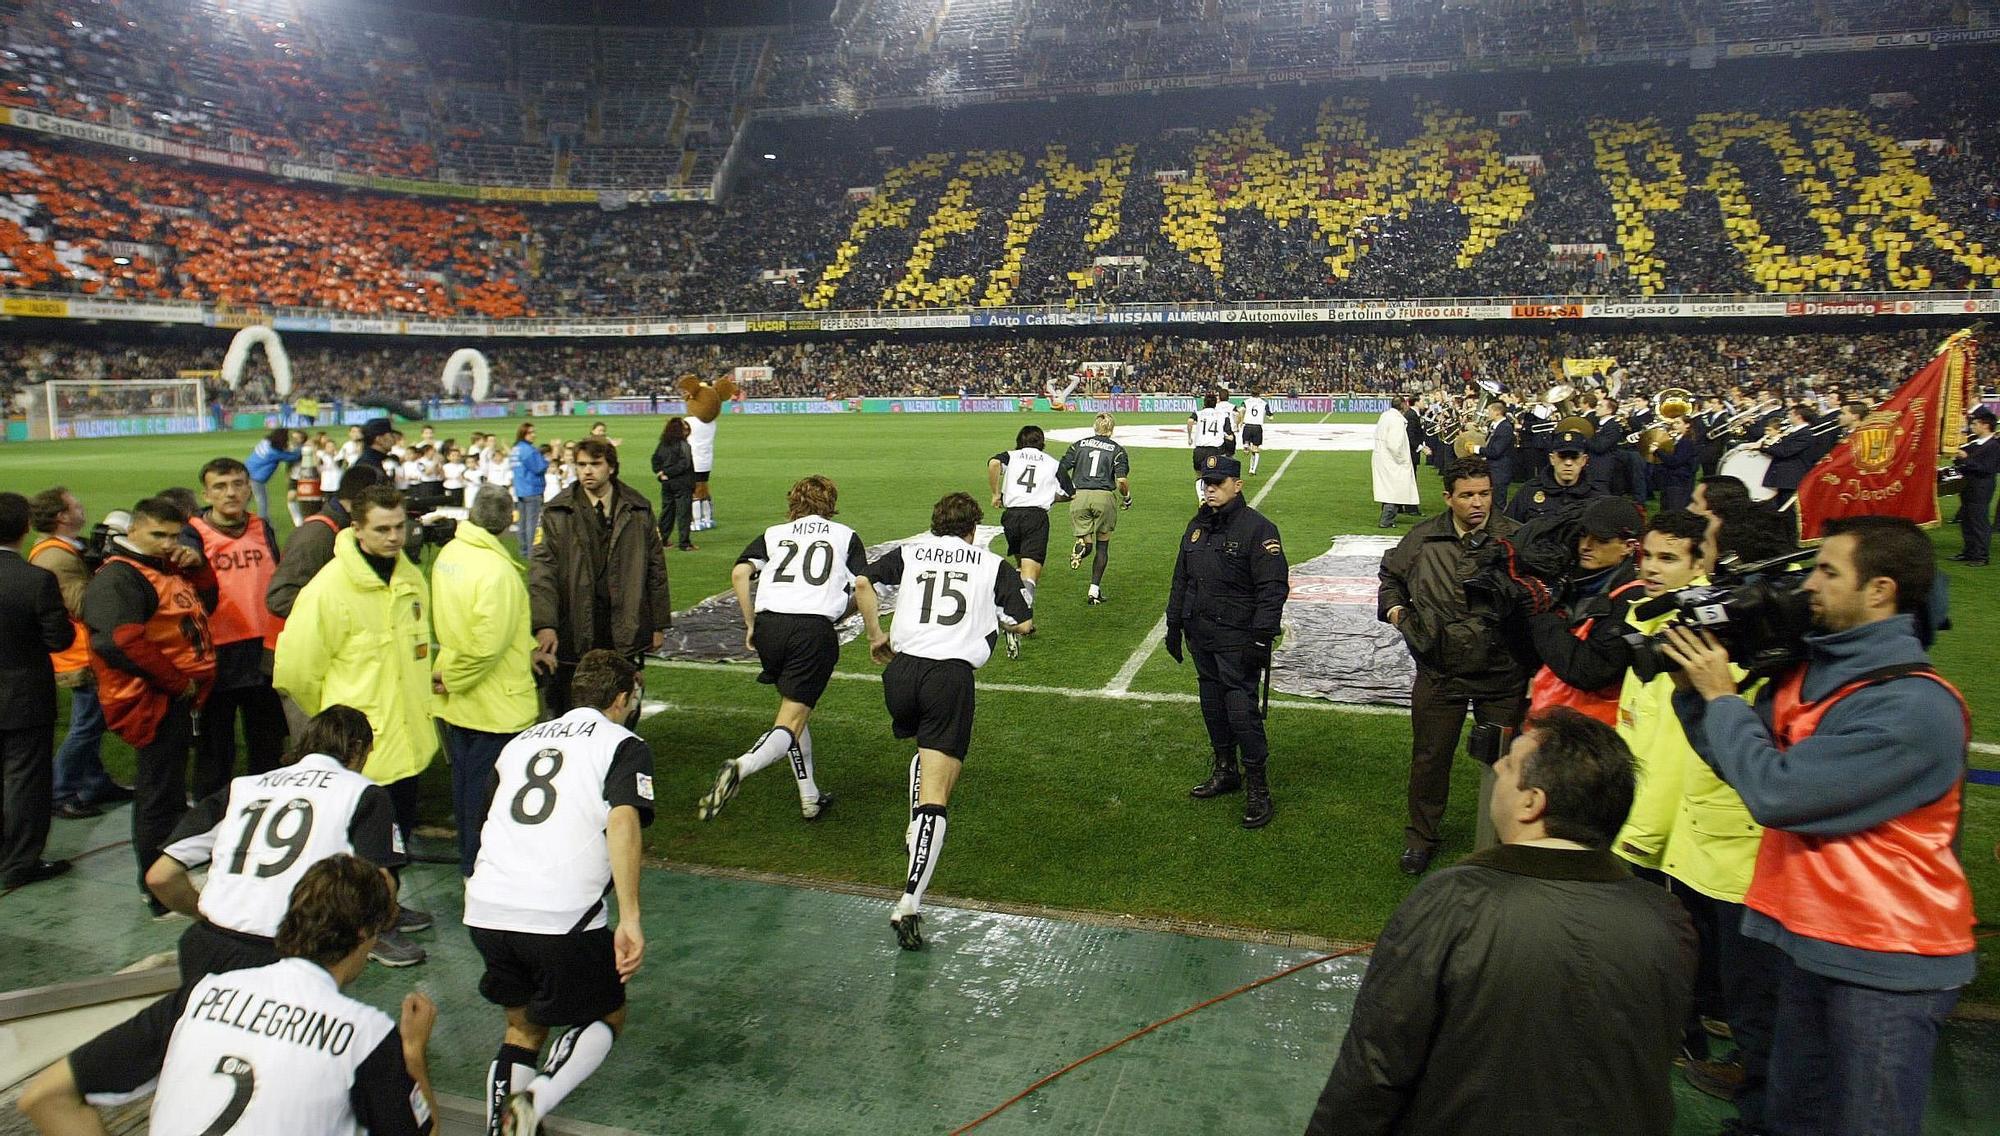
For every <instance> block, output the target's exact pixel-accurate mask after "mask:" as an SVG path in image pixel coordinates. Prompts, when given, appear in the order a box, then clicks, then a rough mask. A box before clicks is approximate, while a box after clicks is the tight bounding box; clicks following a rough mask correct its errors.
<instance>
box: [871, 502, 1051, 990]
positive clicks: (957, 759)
mask: <svg viewBox="0 0 2000 1136" xmlns="http://www.w3.org/2000/svg"><path fill="white" fill-rule="evenodd" d="M984 516H985V514H984V512H983V511H982V510H981V509H980V508H979V502H977V501H974V500H973V499H972V497H971V496H970V495H969V494H965V493H949V494H946V495H945V496H944V498H943V499H942V500H940V501H939V502H938V503H937V505H936V506H934V507H933V508H932V509H931V530H930V532H929V534H927V535H925V536H920V537H917V538H916V539H914V540H910V541H905V542H904V543H903V544H900V545H898V546H896V547H895V548H893V549H890V550H889V552H888V553H887V554H886V555H884V556H883V557H882V558H881V559H880V560H877V561H875V562H874V563H873V564H870V565H869V566H868V571H867V574H866V575H865V576H864V577H863V579H864V581H865V582H866V583H868V585H869V586H871V587H872V586H873V585H874V584H875V583H882V584H897V585H900V590H899V591H898V592H897V595H896V616H895V620H894V622H893V623H892V624H891V625H890V629H889V638H888V640H887V641H886V642H878V643H876V644H875V646H874V648H873V650H872V654H873V656H874V658H875V661H876V662H878V663H886V664H887V666H886V668H885V669H884V670H883V672H882V700H883V701H884V702H885V703H887V705H888V708H889V718H890V722H891V727H892V729H893V730H894V732H895V735H896V736H897V737H899V738H915V739H916V740H917V753H916V756H915V757H914V758H912V759H911V761H910V826H909V828H908V829H906V830H905V831H904V846H905V848H906V849H907V850H908V852H909V856H910V863H909V871H908V873H907V874H906V875H905V878H904V883H903V898H902V899H901V900H899V901H897V903H896V908H895V911H894V912H893V913H891V915H890V916H889V925H890V926H891V927H892V928H893V929H894V930H895V932H896V941H897V942H898V943H900V944H901V945H902V947H903V949H904V950H911V951H913V950H916V949H918V948H919V947H921V946H923V944H924V940H923V934H922V932H921V930H920V926H921V923H922V917H921V916H920V915H919V914H918V909H919V906H920V905H921V904H922V902H923V898H924V890H925V889H926V888H928V887H929V886H930V881H931V872H932V871H933V870H934V869H935V868H936V866H937V858H938V854H939V852H940V851H941V850H942V849H943V847H944V830H945V806H946V804H947V803H948V802H949V801H950V799H951V789H952V786H953V785H954V784H956V783H957V781H958V774H959V770H960V769H962V768H963V767H964V762H965V753H966V750H967V749H969V748H970V747H971V745H972V712H973V684H972V672H973V671H974V670H975V669H977V668H978V667H981V666H983V665H985V663H986V660H987V659H989V658H991V657H992V655H993V639H994V631H995V629H996V626H998V625H1007V626H1009V630H1010V633H1019V634H1022V635H1029V634H1033V632H1034V630H1035V625H1034V620H1033V618H1032V612H1031V611H1030V609H1029V606H1028V599H1027V596H1026V595H1024V594H1023V589H1022V587H1021V578H1020V575H1019V574H1018V573H1017V572H1015V570H1014V566H1013V565H1012V564H1009V563H1007V561H1006V560H1004V559H1002V558H1001V557H999V556H996V555H994V554H993V553H992V552H989V551H987V550H986V549H984V548H981V547H979V546H978V545H976V544H974V543H973V537H974V534H975V533H977V532H978V530H979V522H980V520H981V519H982V518H983V517H984ZM892 652H893V657H891V655H892Z"/></svg>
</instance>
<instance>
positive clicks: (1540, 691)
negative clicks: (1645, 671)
mask: <svg viewBox="0 0 2000 1136" xmlns="http://www.w3.org/2000/svg"><path fill="white" fill-rule="evenodd" d="M1643 587H1645V584H1643V583H1641V582H1640V581H1638V580H1628V581H1626V582H1625V583H1623V584H1620V585H1618V586H1617V587H1616V588H1613V589H1612V590H1611V591H1610V592H1609V593H1607V594H1606V596H1605V598H1606V599H1617V598H1618V597H1619V596H1622V595H1624V594H1625V593H1626V592H1629V591H1631V590H1632V589H1633V588H1643ZM1597 618H1598V617H1597V616H1594V615H1593V616H1591V617H1590V618H1589V619H1586V620H1584V621H1583V622H1582V623H1579V624H1577V625H1576V626H1575V627H1572V628H1570V634H1572V635H1574V636H1576V637H1577V638H1578V639H1588V638H1590V629H1591V628H1592V627H1594V626H1596V624H1597ZM1624 690H1625V676H1623V675H1620V676H1618V681H1617V682H1614V683H1612V684H1611V685H1610V686H1607V687H1604V688H1603V689H1601V690H1584V689H1583V688H1581V687H1576V686H1571V685H1570V684H1569V683H1566V682H1564V681H1563V680H1562V679H1560V678H1557V677H1556V672H1554V671H1552V670H1550V669H1549V668H1548V664H1546V663H1544V664H1543V665H1542V669H1540V670H1538V671H1536V672H1535V677H1534V678H1532V679H1530V680H1528V716H1529V717H1533V716H1534V715H1536V714H1539V713H1541V712H1542V711H1544V710H1547V709H1548V708H1549V707H1551V706H1567V707H1569V708H1570V709H1572V710H1575V711H1576V712H1578V713H1579V714H1582V715H1584V716H1585V717H1589V718H1595V719H1597V720H1598V721H1600V722H1602V723H1604V724H1605V725H1607V726H1614V727H1615V726H1617V725H1618V696H1619V695H1620V694H1622V693H1623V692H1624Z"/></svg>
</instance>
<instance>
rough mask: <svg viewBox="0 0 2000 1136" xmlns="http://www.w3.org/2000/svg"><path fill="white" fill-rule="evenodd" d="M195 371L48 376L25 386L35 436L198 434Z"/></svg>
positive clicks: (200, 420) (200, 391)
mask: <svg viewBox="0 0 2000 1136" xmlns="http://www.w3.org/2000/svg"><path fill="white" fill-rule="evenodd" d="M204 394H205V391H204V388H203V386H202V380H201V378H200V377H196V376H183V377H181V378H177V379H103V380H96V379H50V380H48V381H46V382H44V383H42V384H41V385H39V386H32V387H29V388H28V396H29V407H28V431H29V436H30V437H34V438H98V437H112V436H117V435H124V434H197V433H202V432H204V431H206V430H208V429H209V426H210V424H209V421H208V417H207V415H206V414H204V413H203V411H202V401H203V397H204Z"/></svg>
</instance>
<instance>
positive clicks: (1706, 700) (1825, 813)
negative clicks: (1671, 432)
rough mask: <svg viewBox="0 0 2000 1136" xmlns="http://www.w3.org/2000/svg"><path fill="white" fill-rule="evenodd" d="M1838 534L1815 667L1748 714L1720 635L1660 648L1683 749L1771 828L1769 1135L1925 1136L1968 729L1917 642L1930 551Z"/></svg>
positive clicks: (1956, 965) (1865, 529)
mask: <svg viewBox="0 0 2000 1136" xmlns="http://www.w3.org/2000/svg"><path fill="white" fill-rule="evenodd" d="M1827 533H1828V535H1827V538H1826V541H1825V543H1824V544H1823V545H1822V546H1821V548H1820V552H1819V559H1818V563H1817V565H1816V566H1815V567H1814V569H1813V571H1812V574H1811V576H1810V578H1809V579H1808V580H1807V582H1806V584H1805V590H1806V592H1807V595H1808V598H1809V600H1810V603H1811V609H1812V616H1813V625H1814V628H1815V632H1814V633H1813V634H1810V635H1808V636H1806V639H1805V646H1806V649H1807V651H1808V656H1807V660H1806V662H1805V663H1804V664H1802V665H1794V666H1791V667H1789V668H1787V669H1785V670H1783V671H1780V672H1779V673H1778V674H1777V675H1776V676H1774V678H1773V679H1772V680H1771V681H1770V682H1768V683H1766V684H1765V686H1764V689H1763V690H1761V691H1760V692H1759V693H1758V696H1757V699H1756V703H1755V705H1754V706H1753V705H1751V704H1749V703H1745V702H1744V701H1743V700H1742V699H1740V698H1738V697H1736V695H1737V683H1736V679H1735V677H1734V676H1733V675H1732V673H1731V672H1730V669H1729V661H1730V660H1729V655H1728V653H1727V651H1725V650H1724V649H1723V647H1722V645H1721V644H1720V643H1719V642H1718V641H1717V640H1716V639H1715V638H1714V636H1713V635H1711V634H1710V633H1708V632H1706V631H1701V632H1696V631H1692V630H1690V629H1688V628H1685V627H1680V626H1676V627H1671V628H1668V629H1667V632H1666V642H1665V644H1664V645H1663V647H1662V651H1663V653H1664V654H1665V655H1666V656H1667V658H1669V659H1670V660H1671V661H1672V662H1673V663H1675V664H1676V665H1677V666H1678V667H1679V668H1680V674H1679V675H1678V676H1677V678H1676V683H1677V685H1679V686H1680V688H1681V689H1680V690H1679V691H1678V692H1677V693H1676V694H1675V696H1674V710H1675V712H1676V713H1677V714H1678V715H1679V717H1680V719H1681V722H1682V724H1683V726H1684V727H1685V728H1686V730H1687V736H1688V740H1689V741H1690V742H1691V743H1692V744H1693V745H1694V747H1695V749H1696V752H1697V753H1699V754H1700V755H1701V757H1702V759H1703V760H1704V761H1705V762H1707V763H1708V764H1709V765H1710V766H1711V767H1713V768H1714V769H1715V771H1716V773H1717V774H1718V775H1719V776H1720V777H1721V778H1722V779H1723V780H1724V781H1726V782H1728V784H1729V785H1730V787H1731V788H1734V789H1735V790H1736V791H1737V792H1738V793H1739V794H1741V795H1742V798H1743V802H1744V804H1745V805H1747V806H1748V807H1749V809H1750V812H1751V815H1752V816H1754V817H1755V818H1756V820H1757V821H1758V822H1759V823H1760V824H1763V825H1764V826H1765V831H1764V835H1763V838H1762V840H1761V843H1760V844H1759V847H1758V853H1757V864H1756V868H1755V870H1754V873H1753V875H1752V878H1751V883H1750V889H1749V891H1748V892H1747V893H1746V894H1745V896H1744V900H1743V902H1744V906H1745V907H1746V909H1747V910H1746V911H1745V912H1744V914H1743V924H1742V931H1743V934H1744V935H1746V936H1748V937H1750V938H1753V939H1759V940H1762V941H1764V942H1768V943H1772V944H1774V945H1775V946H1777V948H1778V949H1779V950H1780V951H1781V952H1782V953H1783V955H1784V958H1783V959H1782V960H1780V962H1779V964H1778V983H1777V987H1778V1003H1777V1013H1776V1021H1775V1025H1774V1028H1773V1036H1772V1040H1771V1058H1770V1061H1771V1065H1770V1081H1769V1087H1768V1098H1767V1102H1766V1122H1767V1123H1768V1125H1769V1127H1770V1130H1771V1131H1772V1132H1774V1133H1778V1134H1785V1133H1803V1132H1814V1133H1817V1132H1843V1133H1845V1132H1871V1133H1909V1134H1912V1136H1914V1134H1915V1133H1917V1132H1919V1131H1920V1130H1921V1128H1922V1125H1923V1114H1924V1105H1925V1102H1926V1099H1927V1097H1928V1093H1929V1086H1930V1078H1931V1064H1932V1056H1933V1053H1934V1051H1935V1048H1936V1044H1937V1033H1938V1025H1939V1023H1940V1022H1941V1021H1943V1019H1944V1017H1945V1015H1946V1014H1947V1013H1949V1012H1950V1010H1951V1008H1952V1006H1953V1005H1954V1004H1956V1002H1957V1001H1958V995H1959V991H1960V989H1961V988H1962V987H1963V986H1964V985H1965V984H1966V983H1967V982H1969V981H1971V979H1972V976H1973V971H1974V968H1975V966H1976V963H1977V955H1976V953H1975V951H1974V945H1973V939H1972V922H1973V914H1972V892H1971V888H1970V887H1969V885H1968V884H1967V882H1966V877H1965V871H1964V869H1963V868H1962V867H1961V866H1960V864H1959V861H1958V856H1957V853H1956V850H1955V848H1954V844H1955V842H1956V838H1957V835H1958V827H1959V817H1960V809H1961V798H1962V794H1963V791H1964V784H1965V770H1966V743H1967V741H1968V739H1969V736H1970V733H1971V719H1970V714H1969V712H1968V710H1967V708H1966V705H1965V700H1964V698H1963V697H1962V696H1961V695H1960V694H1959V693H1958V691H1957V690H1956V689H1955V688H1953V687H1952V686H1951V685H1950V684H1949V683H1947V682H1946V681H1945V680H1944V679H1943V678H1941V677H1939V676H1938V674H1937V673H1936V671H1934V670H1933V669H1932V668H1931V666H1930V662H1929V659H1928V658H1927V656H1926V655H1925V653H1924V646H1923V641H1922V640H1921V639H1920V638H1919V626H1918V617H1919V615H1920V614H1921V612H1920V608H1921V607H1922V606H1923V604H1924V601H1925V599H1926V598H1927V597H1928V596H1929V595H1930V592H1931V585H1932V582H1933V579H1934V577H1935V575H1936V566H1935V564H1934V563H1933V553H1932V550H1931V545H1930V541H1929V540H1928V539H1927V538H1926V537H1925V536H1924V534H1923V533H1922V531H1920V530H1919V529H1918V528H1917V527H1916V526H1915V525H1913V524H1911V523H1910V522H1909V521H1907V520H1903V519H1900V518H1893V517H1853V518H1848V519H1845V520H1840V521H1835V522H1832V523H1831V524H1829V525H1828V526H1827ZM1914 723H1924V724H1925V725H1926V726H1927V727H1928V728H1924V729H1912V728H1911V726H1912V724H1914Z"/></svg>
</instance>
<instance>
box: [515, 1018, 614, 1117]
mask: <svg viewBox="0 0 2000 1136" xmlns="http://www.w3.org/2000/svg"><path fill="white" fill-rule="evenodd" d="M616 1039H617V1035H616V1034H614V1033H612V1032H611V1027H610V1026H608V1025H605V1024H604V1023H603V1022H592V1023H590V1024H589V1025H587V1026H584V1027H583V1028H582V1029H573V1030H571V1031H569V1032H568V1033H566V1034H564V1035H563V1036H562V1040H560V1041H558V1042H556V1046H555V1049H553V1050H551V1051H550V1053H549V1064H548V1068H546V1069H544V1070H542V1075H541V1076H539V1077H536V1078H535V1079H534V1080H533V1081H532V1082H530V1083H529V1085H528V1090H527V1091H528V1094H529V1095H530V1096H532V1097H534V1098H535V1115H536V1116H538V1117H542V1116H547V1115H548V1114H549V1113H551V1112H554V1111H555V1108H556V1106H557V1105H559V1104H561V1103H562V1102H563V1099H564V1098H565V1097H568V1096H569V1095H570V1093H572V1092H575V1091H576V1087H577V1086H578V1085H581V1084H583V1079H584V1078H585V1077H588V1076H590V1075H591V1074H592V1073H595V1072H597V1067H598V1066H599V1065H602V1064H604V1059H605V1057H607V1056H609V1055H610V1053H611V1043H612V1042H613V1041H614V1040H616Z"/></svg>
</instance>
